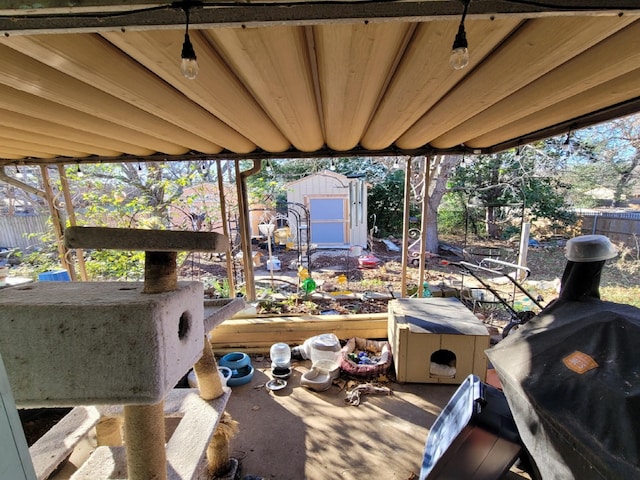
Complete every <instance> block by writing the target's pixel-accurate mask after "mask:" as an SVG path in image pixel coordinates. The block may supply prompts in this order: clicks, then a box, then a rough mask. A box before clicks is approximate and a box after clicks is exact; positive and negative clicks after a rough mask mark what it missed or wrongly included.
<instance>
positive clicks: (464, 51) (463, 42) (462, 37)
mask: <svg viewBox="0 0 640 480" xmlns="http://www.w3.org/2000/svg"><path fill="white" fill-rule="evenodd" d="M469 1H470V0H462V3H464V10H463V11H462V18H461V19H460V25H459V26H458V33H457V34H456V38H455V40H454V41H453V47H452V50H451V56H450V57H449V65H451V68H453V69H454V70H461V69H463V68H464V67H466V66H467V65H469V48H468V47H469V44H468V43H467V33H466V32H465V30H464V19H465V17H466V16H467V7H468V6H469Z"/></svg>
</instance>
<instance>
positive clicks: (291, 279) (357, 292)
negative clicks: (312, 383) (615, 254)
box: [181, 237, 565, 323]
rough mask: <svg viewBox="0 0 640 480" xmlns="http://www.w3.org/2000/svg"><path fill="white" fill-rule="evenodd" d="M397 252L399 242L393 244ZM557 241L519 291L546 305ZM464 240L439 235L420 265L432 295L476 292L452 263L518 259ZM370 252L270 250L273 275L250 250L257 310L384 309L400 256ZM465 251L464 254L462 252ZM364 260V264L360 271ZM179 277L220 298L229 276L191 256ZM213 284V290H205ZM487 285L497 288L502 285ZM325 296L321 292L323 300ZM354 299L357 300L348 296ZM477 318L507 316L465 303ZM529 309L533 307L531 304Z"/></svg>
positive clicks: (412, 270) (238, 267) (558, 264)
mask: <svg viewBox="0 0 640 480" xmlns="http://www.w3.org/2000/svg"><path fill="white" fill-rule="evenodd" d="M394 243H395V245H396V246H397V247H398V249H400V243H399V242H397V241H395V242H394ZM563 245H564V244H563V243H558V242H553V243H547V244H544V245H541V246H540V248H530V249H529V259H530V260H531V265H530V268H531V276H530V277H529V278H530V280H532V283H530V282H529V281H527V283H526V284H524V283H523V287H525V288H526V289H527V291H529V290H530V293H531V294H532V295H533V296H534V297H537V298H542V299H543V300H542V301H541V302H540V303H541V304H544V303H545V302H548V301H549V300H551V299H553V298H555V293H556V292H555V291H554V286H555V285H557V283H558V282H559V280H558V279H559V278H560V276H561V275H562V270H563V268H564V264H565V258H564V254H563V253H564V249H563ZM463 246H464V243H462V242H461V239H460V238H456V237H452V238H445V239H442V241H441V248H440V250H439V252H438V254H437V255H430V256H429V258H428V259H427V262H426V265H425V281H426V282H427V284H428V286H429V288H430V289H431V290H433V291H438V290H442V289H443V288H450V287H452V288H455V289H458V290H461V289H464V288H465V287H466V288H467V289H468V288H472V287H473V288H475V287H479V286H480V285H479V284H478V283H477V282H476V281H475V279H474V278H472V277H470V276H468V275H464V276H463V275H462V271H461V270H460V268H458V267H456V266H454V265H453V264H452V262H453V263H455V262H459V261H461V260H462V261H468V262H471V263H477V262H478V261H479V260H480V259H481V258H483V257H484V256H486V255H491V257H492V258H495V259H498V260H501V261H507V262H515V261H516V259H517V247H518V246H517V245H514V244H513V243H509V242H499V241H490V242H486V241H484V242H476V243H474V245H473V246H472V247H469V248H468V249H467V250H463ZM370 248H371V250H368V251H364V252H363V253H362V255H361V256H357V255H354V254H352V253H351V251H350V250H348V249H333V250H331V249H323V250H320V249H319V250H315V251H312V252H311V253H310V254H309V255H308V256H307V255H306V254H303V255H300V254H299V253H298V252H297V251H287V250H285V249H284V248H280V247H275V248H273V249H272V256H273V257H277V259H278V260H279V261H280V264H281V270H279V271H276V272H274V275H273V277H271V275H270V272H269V270H267V266H266V263H267V262H266V261H267V259H268V255H269V254H268V251H267V249H266V248H259V247H258V246H256V245H254V254H255V255H257V256H258V257H259V263H260V265H259V266H255V267H254V274H255V284H256V296H257V298H258V299H259V300H261V301H260V303H259V305H258V313H263V314H269V313H272V314H281V313H289V314H293V313H295V314H318V313H323V312H331V313H338V314H347V313H376V312H386V311H387V302H388V300H389V299H392V298H395V297H399V296H401V292H402V268H403V265H402V255H401V252H400V251H391V250H389V249H388V247H387V245H386V244H385V243H384V242H383V241H382V239H374V240H373V241H371V242H370ZM463 252H464V253H463ZM368 255H371V256H373V257H374V258H375V260H376V261H375V265H374V266H372V267H370V268H369V267H368V265H367V264H366V262H362V261H361V258H362V256H368ZM363 263H364V267H363ZM301 264H302V265H304V266H305V267H307V271H308V272H309V274H310V276H311V278H312V279H313V281H314V282H315V285H316V289H315V290H314V295H313V297H314V298H313V301H309V300H311V297H310V295H308V294H307V292H305V290H304V289H303V288H302V278H300V276H299V274H298V267H299V266H300V265H301ZM234 269H235V272H234V278H235V279H236V283H237V284H238V285H239V288H238V290H239V291H241V290H242V284H243V282H244V272H243V271H242V262H241V261H240V260H239V259H237V258H236V261H235V262H234ZM406 274H407V292H408V294H409V295H412V294H413V295H415V292H416V291H417V288H418V287H417V286H418V285H420V284H422V283H423V282H421V281H420V280H419V268H417V262H416V261H413V259H411V258H410V259H409V261H408V262H407V269H406ZM181 275H182V277H183V278H185V279H193V280H199V281H203V282H204V283H205V286H207V285H209V287H208V288H207V293H208V294H209V295H211V296H216V295H218V294H219V293H220V288H219V285H220V282H222V281H223V279H224V278H226V276H227V272H226V262H224V261H223V260H221V259H217V258H215V257H214V258H207V257H205V256H199V255H194V256H191V257H189V258H187V259H186V260H185V262H184V263H183V265H182V269H181ZM211 285H213V287H212V286H211ZM493 287H495V288H498V290H499V291H500V289H501V288H502V287H500V286H495V285H493ZM341 292H348V293H350V294H352V295H351V298H348V299H344V298H343V299H338V298H332V297H340V295H336V293H341ZM322 294H325V295H322ZM500 296H501V297H503V298H504V299H505V300H506V301H507V302H510V303H513V301H514V298H515V297H518V296H520V297H522V295H521V294H520V292H519V291H518V292H514V289H513V286H512V285H507V288H506V291H505V294H504V295H500ZM354 298H355V299H354ZM468 306H469V307H470V308H471V309H473V310H474V313H479V314H481V315H484V316H486V317H489V319H490V322H489V323H493V321H494V320H495V321H497V322H498V323H504V322H506V321H507V320H508V319H509V315H510V313H509V312H508V311H507V310H505V308H503V306H502V305H501V304H500V303H497V302H496V303H494V304H491V303H489V302H482V303H479V302H478V303H476V304H475V305H474V304H472V303H469V305H468ZM534 307H535V305H534Z"/></svg>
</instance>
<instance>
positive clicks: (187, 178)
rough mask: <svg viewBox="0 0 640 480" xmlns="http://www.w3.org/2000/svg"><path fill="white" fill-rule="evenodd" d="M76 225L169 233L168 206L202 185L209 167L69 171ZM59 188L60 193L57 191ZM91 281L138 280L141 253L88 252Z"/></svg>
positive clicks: (97, 167)
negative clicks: (191, 189)
mask: <svg viewBox="0 0 640 480" xmlns="http://www.w3.org/2000/svg"><path fill="white" fill-rule="evenodd" d="M67 175H68V177H69V181H70V182H72V184H73V188H72V190H73V191H75V192H78V194H77V196H76V198H74V206H75V209H76V217H77V222H78V225H90V226H106V227H119V228H149V229H166V228H172V227H174V225H172V217H171V214H170V208H169V207H170V205H172V204H176V202H177V199H178V198H179V197H180V195H181V194H182V192H183V190H184V188H185V187H187V186H189V185H191V184H194V183H200V182H202V181H203V180H206V179H207V178H208V177H209V175H210V173H209V165H208V164H207V163H196V162H181V163H166V164H164V163H125V164H101V165H86V166H82V169H79V168H77V167H69V168H68V169H67ZM58 188H59V187H58ZM86 268H87V274H88V275H89V277H90V278H91V279H99V280H105V279H121V280H132V279H136V280H140V279H142V278H143V276H144V252H127V251H118V250H91V251H89V252H88V254H87V258H86Z"/></svg>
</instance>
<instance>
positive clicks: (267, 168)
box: [264, 160, 273, 173]
mask: <svg viewBox="0 0 640 480" xmlns="http://www.w3.org/2000/svg"><path fill="white" fill-rule="evenodd" d="M264 169H265V170H266V171H267V173H271V172H272V171H273V168H272V166H271V161H269V160H267V161H266V162H265V166H264Z"/></svg>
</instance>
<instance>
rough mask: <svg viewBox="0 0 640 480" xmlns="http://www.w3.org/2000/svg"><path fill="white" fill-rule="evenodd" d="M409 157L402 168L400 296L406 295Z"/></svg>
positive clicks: (409, 186) (409, 206)
mask: <svg viewBox="0 0 640 480" xmlns="http://www.w3.org/2000/svg"><path fill="white" fill-rule="evenodd" d="M411 161H412V158H411V157H407V159H406V168H405V170H404V213H403V220H402V260H401V262H402V274H401V275H400V280H401V282H402V292H401V296H402V298H404V297H406V296H407V259H408V258H409V242H408V241H407V240H408V238H409V222H410V219H409V217H410V214H409V212H410V208H411Z"/></svg>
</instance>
